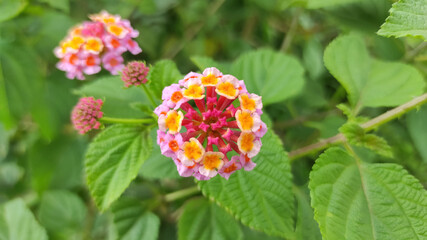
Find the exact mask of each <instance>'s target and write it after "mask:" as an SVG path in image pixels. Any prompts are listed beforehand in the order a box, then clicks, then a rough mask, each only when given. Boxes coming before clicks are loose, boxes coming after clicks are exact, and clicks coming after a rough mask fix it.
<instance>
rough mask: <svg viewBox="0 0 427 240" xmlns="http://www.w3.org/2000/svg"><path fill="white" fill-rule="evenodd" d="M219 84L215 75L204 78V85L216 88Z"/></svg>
mask: <svg viewBox="0 0 427 240" xmlns="http://www.w3.org/2000/svg"><path fill="white" fill-rule="evenodd" d="M217 83H218V78H216V77H215V75H213V74H209V75H207V76H206V77H202V84H203V85H210V86H215V85H216V84H217Z"/></svg>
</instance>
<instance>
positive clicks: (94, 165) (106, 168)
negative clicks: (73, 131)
mask: <svg viewBox="0 0 427 240" xmlns="http://www.w3.org/2000/svg"><path fill="white" fill-rule="evenodd" d="M148 134H149V132H148V131H147V129H146V128H144V127H138V126H127V125H113V126H110V127H108V128H107V129H105V130H104V131H103V132H102V133H100V134H99V135H98V136H96V138H95V139H94V141H93V142H92V143H91V144H90V145H89V149H88V151H87V153H86V162H85V172H86V180H87V185H88V187H89V190H90V193H91V195H92V197H93V198H94V200H95V203H96V205H97V206H98V208H99V209H100V210H101V211H104V210H106V209H107V208H108V207H109V206H110V205H111V203H112V202H114V201H115V200H116V199H117V198H118V197H119V196H120V195H121V194H122V193H123V191H124V190H125V189H126V188H127V187H128V186H129V184H130V182H131V181H132V180H133V179H134V178H135V177H136V175H137V174H138V171H139V168H140V167H141V165H142V164H143V163H144V162H145V160H146V159H147V157H148V156H149V155H150V151H151V149H152V145H151V144H152V142H151V140H150V138H149V135H148Z"/></svg>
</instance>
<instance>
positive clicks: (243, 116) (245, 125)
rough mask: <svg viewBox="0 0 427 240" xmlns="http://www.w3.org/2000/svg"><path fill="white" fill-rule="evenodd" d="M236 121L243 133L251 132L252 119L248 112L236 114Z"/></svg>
mask: <svg viewBox="0 0 427 240" xmlns="http://www.w3.org/2000/svg"><path fill="white" fill-rule="evenodd" d="M237 121H239V123H240V126H241V127H242V130H243V131H249V130H251V129H252V126H253V125H254V119H253V118H252V116H251V113H250V112H239V113H238V114H237Z"/></svg>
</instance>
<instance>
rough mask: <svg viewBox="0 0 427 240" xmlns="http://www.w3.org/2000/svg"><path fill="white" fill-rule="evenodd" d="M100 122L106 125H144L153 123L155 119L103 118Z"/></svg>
mask: <svg viewBox="0 0 427 240" xmlns="http://www.w3.org/2000/svg"><path fill="white" fill-rule="evenodd" d="M99 121H101V122H104V123H125V124H142V123H153V122H154V119H152V118H143V119H131V118H112V117H103V118H100V119H99Z"/></svg>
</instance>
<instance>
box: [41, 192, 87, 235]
mask: <svg viewBox="0 0 427 240" xmlns="http://www.w3.org/2000/svg"><path fill="white" fill-rule="evenodd" d="M86 211H87V210H86V206H85V204H84V202H83V201H82V200H81V199H80V198H79V197H78V196H77V195H76V194H74V193H72V192H69V191H65V190H53V191H48V192H45V193H44V194H43V197H42V200H41V203H40V208H39V214H38V216H39V219H40V222H41V223H42V224H43V226H44V227H46V229H47V230H48V231H50V232H51V233H53V234H54V235H55V236H61V237H62V238H67V237H68V238H69V237H70V236H76V235H78V234H79V231H81V230H82V228H83V226H84V223H85V219H86ZM80 237H81V236H80Z"/></svg>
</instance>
